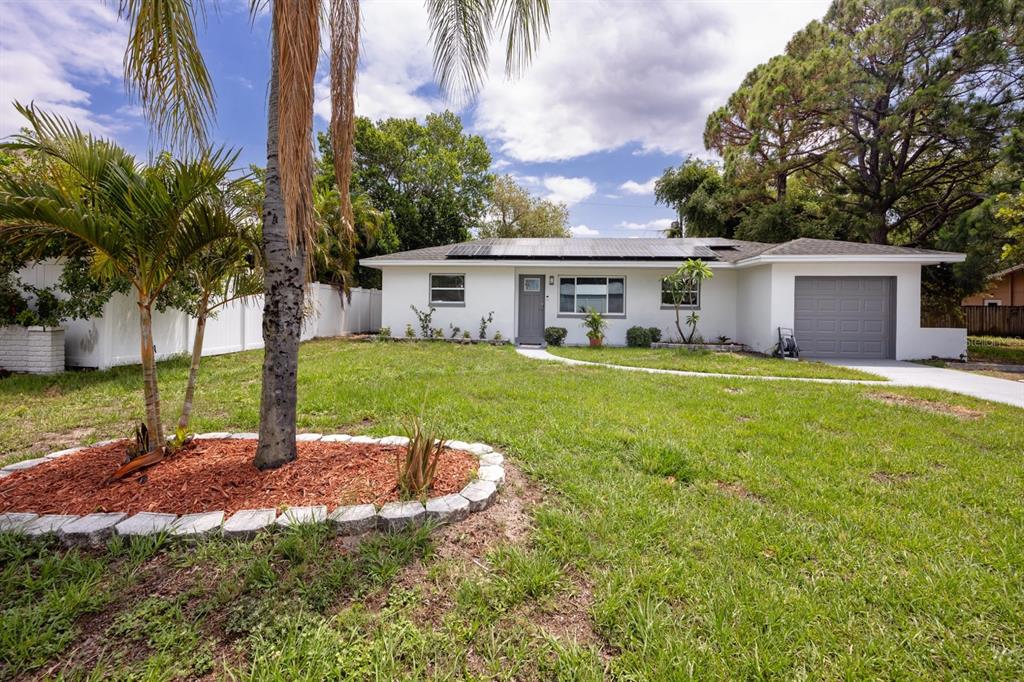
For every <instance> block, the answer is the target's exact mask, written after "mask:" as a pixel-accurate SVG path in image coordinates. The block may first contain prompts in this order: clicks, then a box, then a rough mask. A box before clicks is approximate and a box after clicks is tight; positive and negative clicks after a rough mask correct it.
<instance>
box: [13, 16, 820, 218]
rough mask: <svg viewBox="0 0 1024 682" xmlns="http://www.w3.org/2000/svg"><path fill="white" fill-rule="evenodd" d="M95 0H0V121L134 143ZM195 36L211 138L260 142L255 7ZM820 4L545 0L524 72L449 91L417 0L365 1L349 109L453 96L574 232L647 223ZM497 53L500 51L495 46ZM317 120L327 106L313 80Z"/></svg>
mask: <svg viewBox="0 0 1024 682" xmlns="http://www.w3.org/2000/svg"><path fill="white" fill-rule="evenodd" d="M112 4H114V3H108V2H102V1H101V0H95V1H94V0H42V1H40V0H0V103H2V107H0V136H5V135H9V134H10V133H12V132H14V131H15V130H17V128H18V126H19V125H20V123H19V120H18V118H17V116H16V114H15V112H14V111H13V109H12V108H11V107H10V104H9V103H10V101H11V100H14V99H17V100H19V101H22V102H29V101H35V102H36V103H37V104H39V105H40V106H42V107H44V108H46V109H49V110H52V111H56V112H58V113H61V114H63V115H66V116H69V117H71V118H73V119H75V120H76V121H77V122H79V124H80V125H82V126H83V127H86V128H89V129H90V130H93V131H95V132H98V133H101V134H104V135H107V136H110V137H113V138H115V139H117V140H118V141H119V142H121V143H122V144H124V145H125V146H127V147H128V148H129V149H131V150H132V151H134V152H136V153H138V154H139V155H140V156H145V155H146V154H147V152H148V151H149V138H148V129H147V126H146V122H145V120H144V119H143V118H142V117H141V115H140V111H139V109H138V107H136V106H134V105H133V104H132V102H130V101H129V99H128V98H127V96H126V95H125V92H124V86H123V82H122V80H121V70H122V57H123V51H124V46H125V42H126V35H127V31H126V28H125V26H124V25H123V24H122V23H120V22H119V21H118V20H117V18H116V15H115V12H114V9H113V8H112V6H111V5H112ZM209 4H210V5H211V6H214V5H216V6H217V7H218V8H219V9H217V10H216V11H213V12H211V13H210V14H209V16H208V20H207V24H206V26H205V28H204V29H203V31H202V36H201V41H202V45H203V49H204V54H205V55H206V59H207V64H208V66H209V68H210V71H211V73H212V76H213V80H214V85H215V88H216V91H217V119H216V124H215V128H214V131H213V139H214V140H216V141H217V142H219V143H223V144H226V145H229V146H233V147H237V148H241V149H242V159H243V161H245V162H246V163H249V162H251V163H262V161H263V158H264V155H265V148H264V145H265V127H266V83H267V76H268V62H269V49H268V47H269V38H268V24H269V20H268V18H267V17H262V18H258V19H257V20H256V21H255V23H254V24H250V22H249V19H248V16H247V13H246V4H247V3H246V0H221V1H220V2H219V3H217V2H210V3H209ZM826 9H827V2H824V1H822V0H790V1H786V2H765V1H760V0H747V1H743V2H739V1H729V0H720V1H717V2H701V1H687V0H675V1H666V2H651V1H643V0H638V1H635V2H634V1H627V0H619V1H613V2H608V1H602V2H598V1H596V0H594V1H589V0H552V12H551V36H550V38H549V40H547V41H546V42H545V44H544V45H543V46H542V47H541V49H540V52H539V53H538V55H537V59H536V60H535V62H534V64H533V65H532V67H531V68H530V70H529V71H528V72H527V73H526V74H525V75H524V76H523V77H522V78H520V79H517V80H514V81H508V80H506V79H505V78H504V77H503V73H502V68H503V64H502V63H501V61H500V60H499V59H495V61H494V63H493V64H492V65H491V66H492V68H491V75H490V78H489V80H488V82H487V84H486V85H485V86H484V88H483V89H482V91H481V92H480V93H479V95H478V97H477V98H476V99H475V100H474V101H472V102H469V103H463V104H461V105H459V104H456V103H452V102H447V101H445V100H444V98H443V97H441V96H440V94H439V92H438V89H437V87H436V86H435V85H434V82H433V77H432V73H431V68H430V48H429V44H428V38H429V31H428V29H427V25H426V15H425V12H424V11H423V8H422V3H421V2H419V1H418V0H364V2H363V36H362V51H361V60H360V73H359V83H358V88H357V93H358V98H357V113H360V114H362V115H366V116H370V117H372V118H383V117H387V116H403V117H418V118H421V119H422V117H423V116H425V115H426V114H427V113H429V112H431V111H440V110H443V109H445V108H450V109H452V110H455V111H457V112H458V113H459V114H460V115H461V117H462V120H463V122H464V124H465V125H466V128H467V129H468V130H469V131H471V132H474V133H477V134H480V135H483V136H484V138H485V139H486V140H487V144H488V146H489V147H490V149H491V153H492V155H493V157H494V161H495V164H494V170H495V172H500V173H511V174H512V175H514V176H515V177H517V178H518V179H519V181H520V182H521V183H522V184H524V185H525V186H527V187H528V188H529V189H530V190H531V191H532V192H534V193H535V194H538V195H541V196H545V197H549V198H551V199H555V200H558V201H564V202H565V203H567V204H568V205H569V208H570V215H571V224H572V226H573V230H574V233H575V234H577V235H579V236H607V237H633V236H635V237H650V236H657V235H658V234H659V230H660V229H663V228H664V227H666V226H667V224H668V222H669V221H671V218H672V212H671V211H670V210H668V209H667V208H665V207H663V206H657V205H655V202H654V197H653V194H652V184H653V183H652V179H653V178H656V177H657V176H658V175H660V174H661V173H662V171H663V170H664V169H665V168H667V167H669V166H673V165H677V164H678V163H680V161H681V160H682V159H683V158H685V156H686V155H687V154H696V155H700V156H705V157H706V156H708V153H707V152H706V151H705V150H704V148H703V144H702V142H701V134H702V132H703V128H704V120H705V118H706V117H707V114H708V113H709V112H711V111H712V110H714V109H715V108H716V107H718V106H720V105H721V104H723V103H724V102H725V100H726V99H727V98H728V96H729V94H730V93H731V92H732V91H733V90H734V89H735V87H736V86H737V85H738V83H739V82H740V80H741V79H742V78H743V76H744V75H745V74H746V73H747V71H749V70H750V69H751V68H752V67H754V66H755V65H757V64H758V63H760V62H763V61H764V60H766V59H768V58H769V57H771V56H772V55H774V54H777V53H779V52H781V51H782V49H783V48H784V47H785V44H786V41H787V40H788V39H789V37H790V36H791V35H792V34H793V32H794V31H796V30H798V29H800V28H801V27H803V26H804V25H805V24H806V23H807V22H808V21H810V20H811V19H814V18H817V17H820V16H821V15H822V14H823V13H824V12H825V10H826ZM495 54H496V56H500V54H501V50H500V49H498V50H496V51H495ZM318 95H319V99H318V102H317V105H316V112H317V119H316V125H317V127H318V128H322V127H323V126H324V125H325V122H326V118H327V116H328V115H329V102H328V101H327V98H326V82H325V81H323V80H322V79H321V82H320V85H319V87H318Z"/></svg>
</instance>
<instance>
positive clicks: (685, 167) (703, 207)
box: [654, 156, 738, 237]
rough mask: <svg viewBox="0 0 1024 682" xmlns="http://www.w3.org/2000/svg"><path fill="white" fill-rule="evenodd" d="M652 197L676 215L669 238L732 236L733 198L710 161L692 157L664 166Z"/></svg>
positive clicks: (735, 212)
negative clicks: (676, 219) (675, 222)
mask: <svg viewBox="0 0 1024 682" xmlns="http://www.w3.org/2000/svg"><path fill="white" fill-rule="evenodd" d="M654 197H655V199H656V200H657V201H658V203H660V204H665V205H666V206H670V207H672V208H674V209H675V210H676V212H677V213H678V214H679V218H680V222H679V223H678V224H677V226H676V228H673V229H674V230H675V231H670V233H669V235H668V236H670V237H684V236H685V237H732V236H733V234H734V232H735V230H736V225H737V224H738V216H737V204H736V198H735V196H734V194H733V193H732V192H731V189H730V188H729V187H728V186H727V185H726V182H725V179H724V178H723V177H722V172H721V171H720V170H719V168H718V166H717V165H715V164H714V163H712V162H710V161H702V160H700V159H697V158H694V157H692V156H691V157H689V158H687V159H686V161H684V162H683V163H682V164H681V165H680V166H679V168H669V169H667V170H666V171H665V173H664V174H663V175H662V176H661V177H660V178H658V181H657V182H656V183H655V185H654Z"/></svg>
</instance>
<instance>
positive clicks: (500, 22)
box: [426, 0, 550, 98]
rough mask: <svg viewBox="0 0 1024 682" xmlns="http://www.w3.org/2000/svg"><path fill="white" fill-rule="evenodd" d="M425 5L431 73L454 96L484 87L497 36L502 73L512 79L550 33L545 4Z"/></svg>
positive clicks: (471, 1) (454, 1)
mask: <svg viewBox="0 0 1024 682" xmlns="http://www.w3.org/2000/svg"><path fill="white" fill-rule="evenodd" d="M426 7H427V17H428V20H429V22H430V39H431V42H432V43H433V45H434V73H435V74H436V76H437V79H438V83H439V84H440V86H441V88H442V89H443V90H444V91H445V92H446V93H448V94H449V95H450V96H454V97H456V98H466V97H471V96H472V95H474V94H476V92H477V91H478V90H479V89H480V87H481V85H483V81H484V79H485V78H486V76H487V65H488V52H489V49H490V42H491V38H492V37H493V35H494V33H495V32H498V33H499V34H500V35H501V37H502V39H503V41H504V43H505V75H506V77H508V78H516V77H518V76H519V75H520V74H521V73H522V72H523V70H524V69H525V68H526V66H527V65H529V63H530V62H531V61H532V60H533V57H534V54H535V53H536V51H537V48H538V47H539V46H540V42H541V40H542V39H543V38H544V37H545V36H546V35H547V34H548V32H549V31H550V21H549V11H548V0H426Z"/></svg>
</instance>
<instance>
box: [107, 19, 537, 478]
mask: <svg viewBox="0 0 1024 682" xmlns="http://www.w3.org/2000/svg"><path fill="white" fill-rule="evenodd" d="M268 3H269V4H270V5H271V22H272V37H271V52H272V56H271V84H270V89H269V98H268V99H269V101H268V105H269V110H268V118H267V182H266V193H267V194H266V200H265V203H264V221H263V243H264V259H265V264H266V287H267V291H266V299H265V300H266V303H265V309H264V316H263V325H264V327H263V335H264V342H265V348H266V354H265V356H264V364H263V390H262V396H261V401H260V440H259V445H258V446H257V451H256V459H255V464H256V466H258V467H260V468H264V469H266V468H274V467H279V466H281V465H282V464H284V463H286V462H288V461H291V460H293V459H295V405H296V399H297V395H296V387H297V378H298V350H299V347H298V338H299V334H300V332H301V327H302V291H303V288H304V285H305V281H306V277H307V273H308V271H309V267H308V254H309V252H310V250H311V244H312V241H313V238H314V233H315V230H314V209H313V192H312V166H313V160H312V118H313V79H314V77H315V75H316V66H317V55H318V52H319V48H320V38H321V32H320V28H321V27H320V17H321V14H326V16H327V18H328V29H329V30H328V40H329V45H328V46H327V47H328V48H329V49H328V50H327V52H328V54H329V60H330V81H331V104H332V106H331V121H330V131H331V138H332V140H333V142H334V145H335V147H334V162H335V176H336V178H337V184H338V190H339V212H340V216H341V224H342V226H343V227H344V228H345V229H349V230H351V229H352V209H351V199H350V196H349V179H350V176H351V171H352V165H351V160H352V138H353V135H354V131H355V117H354V108H355V107H354V104H355V98H354V95H355V79H356V64H357V61H358V55H359V0H250V7H251V8H252V11H253V13H256V12H257V11H258V10H260V9H262V8H264V7H266V5H267V4H268ZM425 4H426V7H427V15H428V19H429V22H430V28H431V40H432V43H433V46H434V69H435V71H436V72H437V74H438V76H439V80H440V83H441V86H442V87H443V88H444V89H445V90H446V91H448V92H461V93H463V94H472V93H474V92H475V91H476V90H477V88H479V86H480V84H481V83H482V81H483V78H484V75H485V73H486V70H487V64H488V48H489V46H490V42H491V39H492V38H493V36H494V34H495V32H496V31H497V32H499V33H500V35H501V36H502V38H503V39H504V40H503V42H504V43H505V70H506V74H507V75H516V74H517V73H519V72H520V71H521V70H522V69H523V68H524V67H525V65H526V64H527V63H528V62H529V61H530V60H531V58H532V56H533V53H534V51H535V49H536V48H537V46H538V45H539V43H540V40H541V38H542V36H543V35H544V34H546V32H547V30H548V3H547V0H498V1H495V2H491V1H488V2H483V3H481V2H478V1H476V0H425ZM202 6H203V3H202V1H201V0H197V1H196V2H181V1H179V2H167V1H166V0H122V1H121V14H122V16H124V17H126V18H127V19H128V20H129V21H130V22H131V24H132V29H131V32H130V35H131V40H130V42H129V45H128V54H127V57H126V60H125V62H126V69H125V71H126V74H125V76H126V81H128V82H129V83H130V84H131V85H132V86H133V87H134V88H135V89H137V91H138V95H139V97H140V99H141V100H142V102H143V106H144V107H145V108H146V110H147V112H148V114H149V116H150V119H151V121H152V123H153V125H154V127H155V128H156V130H158V131H162V132H163V133H164V134H165V135H168V136H170V137H171V138H172V139H182V138H190V139H196V140H202V139H203V136H204V135H205V128H206V122H207V120H208V118H209V115H210V113H211V112H212V111H213V88H212V86H211V85H210V78H209V75H208V71H207V69H206V65H205V63H204V61H203V57H202V53H201V52H200V50H199V45H198V41H197V39H196V33H195V30H194V24H195V19H196V12H197V9H200V8H202Z"/></svg>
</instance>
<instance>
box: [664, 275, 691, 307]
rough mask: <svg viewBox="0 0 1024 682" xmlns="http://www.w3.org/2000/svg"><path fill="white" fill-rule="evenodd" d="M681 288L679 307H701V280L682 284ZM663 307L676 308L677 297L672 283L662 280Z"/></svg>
mask: <svg viewBox="0 0 1024 682" xmlns="http://www.w3.org/2000/svg"><path fill="white" fill-rule="evenodd" d="M680 286H681V289H680V291H679V293H680V294H681V295H680V296H679V307H680V308H699V307H700V282H694V283H693V284H690V285H686V284H683V285H680ZM661 307H662V308H675V307H676V299H675V298H674V297H673V291H672V285H671V284H669V283H668V282H666V281H665V280H661Z"/></svg>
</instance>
